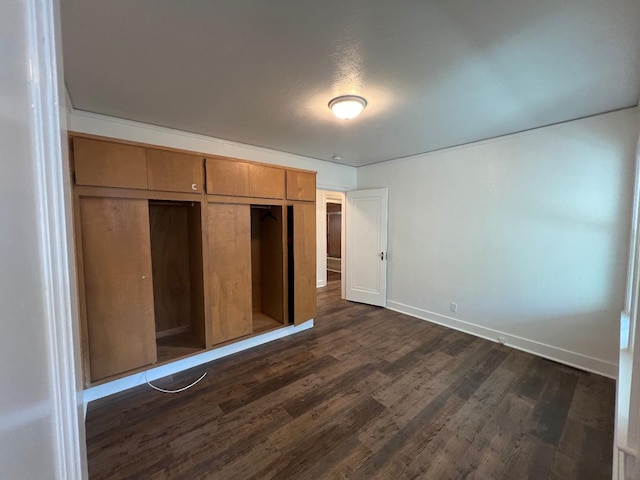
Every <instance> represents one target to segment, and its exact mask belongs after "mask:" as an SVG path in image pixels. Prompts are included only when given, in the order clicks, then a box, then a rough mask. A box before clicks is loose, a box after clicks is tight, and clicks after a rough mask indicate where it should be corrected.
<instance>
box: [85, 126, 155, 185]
mask: <svg viewBox="0 0 640 480" xmlns="http://www.w3.org/2000/svg"><path fill="white" fill-rule="evenodd" d="M73 160H74V165H75V177H76V184H78V185H92V186H98V187H120V188H137V189H146V188H147V158H146V152H145V149H144V148H142V147H134V146H131V145H121V144H119V143H112V142H105V141H102V140H93V139H89V138H79V137H76V138H74V139H73Z"/></svg>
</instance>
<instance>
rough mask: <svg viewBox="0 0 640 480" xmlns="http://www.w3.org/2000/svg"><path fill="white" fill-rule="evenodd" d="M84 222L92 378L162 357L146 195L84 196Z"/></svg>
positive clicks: (139, 365)
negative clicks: (158, 345)
mask: <svg viewBox="0 0 640 480" xmlns="http://www.w3.org/2000/svg"><path fill="white" fill-rule="evenodd" d="M80 224H81V235H82V237H81V245H82V259H83V263H84V285H85V299H86V301H85V304H86V321H87V330H88V332H87V333H88V337H89V356H90V362H91V380H92V381H96V380H100V379H102V378H106V377H110V376H111V375H116V374H118V373H122V372H126V371H127V370H131V369H134V368H138V367H142V366H144V365H148V364H151V363H154V362H155V361H156V359H157V356H156V355H157V354H156V342H155V340H156V338H155V321H154V307H153V277H152V274H151V273H152V272H151V241H150V234H149V204H148V202H147V201H146V200H135V199H126V198H98V197H84V198H81V199H80Z"/></svg>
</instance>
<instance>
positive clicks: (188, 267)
mask: <svg viewBox="0 0 640 480" xmlns="http://www.w3.org/2000/svg"><path fill="white" fill-rule="evenodd" d="M149 223H150V233H151V268H152V275H153V292H154V294H153V306H154V311H155V326H156V346H157V352H158V362H165V361H168V360H171V359H173V358H177V357H183V356H185V355H189V354H192V353H197V352H199V351H201V350H204V349H205V320H204V285H203V271H202V217H201V205H200V203H198V202H183V201H164V200H162V201H161V200H150V201H149Z"/></svg>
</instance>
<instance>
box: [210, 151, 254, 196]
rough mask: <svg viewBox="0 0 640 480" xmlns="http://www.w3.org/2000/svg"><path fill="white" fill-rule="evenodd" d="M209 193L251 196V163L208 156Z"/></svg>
mask: <svg viewBox="0 0 640 480" xmlns="http://www.w3.org/2000/svg"><path fill="white" fill-rule="evenodd" d="M207 193H210V194H212V195H234V196H240V197H248V196H249V164H248V163H244V162H238V161H235V160H231V159H225V158H207Z"/></svg>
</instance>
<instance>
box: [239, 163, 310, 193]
mask: <svg viewBox="0 0 640 480" xmlns="http://www.w3.org/2000/svg"><path fill="white" fill-rule="evenodd" d="M284 172H285V171H284V170H283V169H282V168H276V167H267V166H264V165H250V166H249V196H250V197H260V198H284ZM314 198H315V197H314Z"/></svg>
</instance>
